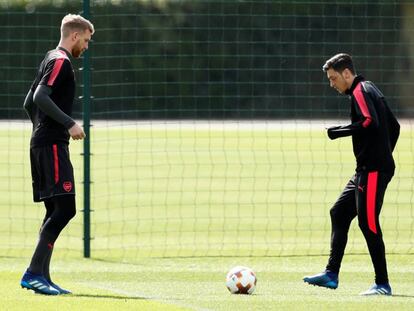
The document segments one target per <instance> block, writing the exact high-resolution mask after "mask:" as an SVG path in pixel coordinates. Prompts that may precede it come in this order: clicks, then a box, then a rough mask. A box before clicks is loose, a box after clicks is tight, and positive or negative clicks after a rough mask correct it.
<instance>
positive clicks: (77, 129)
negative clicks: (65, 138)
mask: <svg viewBox="0 0 414 311" xmlns="http://www.w3.org/2000/svg"><path fill="white" fill-rule="evenodd" d="M68 131H69V135H70V137H72V139H74V140H78V139H83V138H85V136H86V135H85V132H84V131H83V129H82V127H81V126H80V125H79V124H77V123H75V125H73V126H72V127H71V128H70V129H69V130H68Z"/></svg>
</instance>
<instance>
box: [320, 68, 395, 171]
mask: <svg viewBox="0 0 414 311" xmlns="http://www.w3.org/2000/svg"><path fill="white" fill-rule="evenodd" d="M346 93H347V94H348V95H349V96H350V100H351V122H352V123H351V124H349V125H346V126H337V127H333V128H330V129H329V130H328V135H329V137H330V138H331V139H335V138H338V137H343V136H350V135H352V144H353V149H354V154H355V158H356V162H357V168H356V171H357V172H359V171H384V172H388V173H391V174H393V173H394V169H395V163H394V159H393V156H392V152H393V150H394V147H395V145H396V143H397V140H398V136H399V134H400V125H399V123H398V121H397V119H396V118H395V116H394V115H393V113H392V112H391V110H390V108H389V107H388V105H387V102H386V101H385V98H384V95H383V94H382V93H381V91H380V90H379V89H378V88H377V87H376V86H375V85H374V83H372V82H371V81H365V79H364V78H363V77H362V76H356V77H355V79H354V81H353V83H352V86H351V88H350V89H349V90H348V91H347V92H346Z"/></svg>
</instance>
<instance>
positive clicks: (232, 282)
mask: <svg viewBox="0 0 414 311" xmlns="http://www.w3.org/2000/svg"><path fill="white" fill-rule="evenodd" d="M256 282H257V279H256V274H255V273H254V272H253V270H252V269H250V268H247V267H243V266H237V267H234V268H233V269H231V270H230V271H229V273H227V277H226V286H227V289H228V290H229V291H230V293H232V294H247V295H250V294H252V293H253V292H254V290H255V288H256Z"/></svg>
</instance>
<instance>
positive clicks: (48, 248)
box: [28, 230, 56, 275]
mask: <svg viewBox="0 0 414 311" xmlns="http://www.w3.org/2000/svg"><path fill="white" fill-rule="evenodd" d="M55 240H56V238H55V237H54V235H53V234H49V233H47V232H45V231H44V230H43V231H42V233H41V234H40V237H39V241H38V242H37V246H36V249H35V251H34V253H33V256H32V260H31V262H30V266H29V268H28V271H29V272H31V273H34V274H40V275H43V267H44V264H45V262H46V259H47V258H48V257H50V256H51V255H52V250H53V243H54V242H55Z"/></svg>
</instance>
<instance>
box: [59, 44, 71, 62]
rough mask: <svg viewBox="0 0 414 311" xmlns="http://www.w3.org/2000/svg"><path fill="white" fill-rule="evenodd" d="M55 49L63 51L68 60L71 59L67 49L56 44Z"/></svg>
mask: <svg viewBox="0 0 414 311" xmlns="http://www.w3.org/2000/svg"><path fill="white" fill-rule="evenodd" d="M56 49H57V50H61V51H63V52H65V53H66V55H67V56H68V58H69V60H72V54H70V53H69V51H68V50H66V49H65V48H63V47H61V46H58V47H57V48H56Z"/></svg>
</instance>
